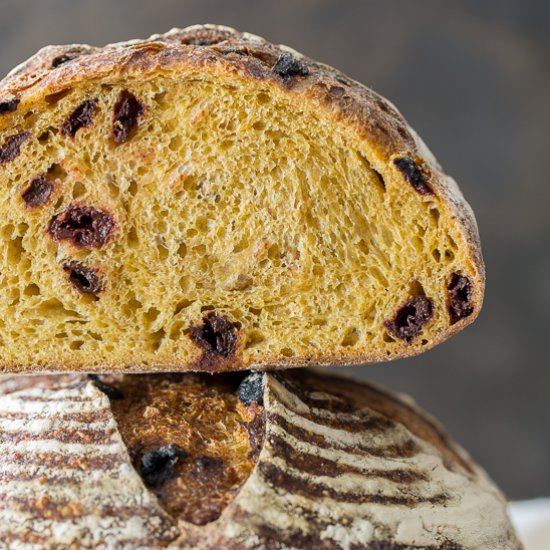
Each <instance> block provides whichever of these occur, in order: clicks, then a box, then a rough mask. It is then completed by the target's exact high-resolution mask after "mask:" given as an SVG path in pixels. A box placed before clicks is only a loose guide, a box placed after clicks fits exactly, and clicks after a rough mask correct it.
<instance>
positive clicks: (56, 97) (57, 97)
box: [44, 88, 73, 105]
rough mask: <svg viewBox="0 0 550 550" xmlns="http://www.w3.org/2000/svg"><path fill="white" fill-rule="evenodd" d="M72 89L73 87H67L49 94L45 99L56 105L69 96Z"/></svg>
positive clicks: (49, 103)
mask: <svg viewBox="0 0 550 550" xmlns="http://www.w3.org/2000/svg"><path fill="white" fill-rule="evenodd" d="M72 91H73V89H72V88H65V89H64V90H60V91H59V92H55V93H53V94H48V95H47V96H46V97H45V98H44V99H45V101H46V103H47V104H48V105H55V104H56V103H58V102H59V101H61V100H62V99H63V98H65V97H67V96H68V95H69V94H70V93H71V92H72Z"/></svg>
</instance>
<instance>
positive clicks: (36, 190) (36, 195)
mask: <svg viewBox="0 0 550 550" xmlns="http://www.w3.org/2000/svg"><path fill="white" fill-rule="evenodd" d="M52 191H53V183H52V182H51V181H50V180H48V179H47V178H46V176H44V175H42V176H38V177H36V178H34V179H33V180H32V181H31V182H30V183H29V185H28V186H27V187H26V189H25V190H24V191H23V192H22V193H21V198H22V199H23V200H24V201H25V207H27V208H36V207H37V206H41V205H43V204H45V203H46V202H48V199H49V198H50V196H51V194H52Z"/></svg>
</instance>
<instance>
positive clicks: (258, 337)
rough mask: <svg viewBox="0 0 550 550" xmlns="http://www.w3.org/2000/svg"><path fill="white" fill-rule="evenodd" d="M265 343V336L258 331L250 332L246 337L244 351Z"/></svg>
mask: <svg viewBox="0 0 550 550" xmlns="http://www.w3.org/2000/svg"><path fill="white" fill-rule="evenodd" d="M262 342H265V336H264V335H263V334H262V333H261V332H260V331H259V330H250V331H248V333H247V335H246V342H245V344H244V349H250V348H254V347H256V346H259V345H260V344H261V343H262Z"/></svg>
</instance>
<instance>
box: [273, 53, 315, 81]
mask: <svg viewBox="0 0 550 550" xmlns="http://www.w3.org/2000/svg"><path fill="white" fill-rule="evenodd" d="M271 70H272V71H273V72H274V73H275V74H278V75H279V76H281V77H282V78H283V79H284V80H289V79H291V78H292V77H294V76H307V75H308V74H309V69H308V67H307V66H306V65H305V64H304V63H302V61H300V60H299V59H296V58H295V57H294V56H293V55H292V54H290V53H286V52H285V53H283V54H281V55H280V56H279V58H278V59H277V61H276V63H275V65H273V68H272V69H271Z"/></svg>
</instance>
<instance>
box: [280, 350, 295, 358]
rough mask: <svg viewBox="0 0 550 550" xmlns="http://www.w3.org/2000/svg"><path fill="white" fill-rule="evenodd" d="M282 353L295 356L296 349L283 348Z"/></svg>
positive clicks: (284, 355) (285, 355)
mask: <svg viewBox="0 0 550 550" xmlns="http://www.w3.org/2000/svg"><path fill="white" fill-rule="evenodd" d="M281 355H282V356H283V357H293V356H294V350H293V349H291V348H283V349H282V350H281Z"/></svg>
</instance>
